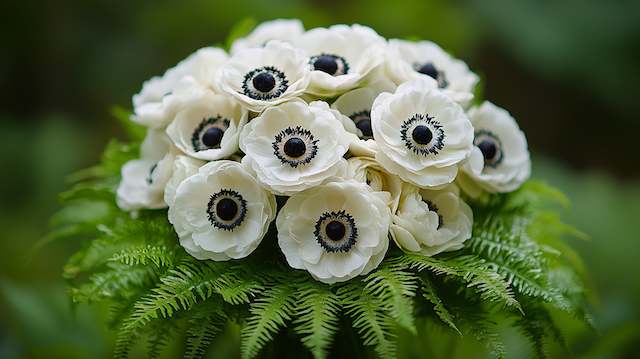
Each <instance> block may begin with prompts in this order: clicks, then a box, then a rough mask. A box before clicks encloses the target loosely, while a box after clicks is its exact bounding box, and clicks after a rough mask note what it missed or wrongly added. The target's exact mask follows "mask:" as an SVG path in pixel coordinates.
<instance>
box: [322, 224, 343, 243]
mask: <svg viewBox="0 0 640 359" xmlns="http://www.w3.org/2000/svg"><path fill="white" fill-rule="evenodd" d="M324 231H325V233H326V234H327V237H329V239H331V240H333V241H339V240H341V239H342V238H344V234H345V233H346V232H347V228H346V227H345V226H344V224H343V223H342V222H340V221H331V222H329V224H327V226H326V227H325V229H324Z"/></svg>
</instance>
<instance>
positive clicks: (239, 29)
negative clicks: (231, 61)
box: [225, 18, 256, 50]
mask: <svg viewBox="0 0 640 359" xmlns="http://www.w3.org/2000/svg"><path fill="white" fill-rule="evenodd" d="M255 27H256V21H255V20H254V19H252V18H246V19H243V20H240V21H239V22H237V23H236V24H235V25H234V26H233V28H231V31H230V32H229V36H227V41H226V42H225V48H226V49H227V50H230V49H231V45H233V42H234V41H236V40H237V39H239V38H241V37H245V36H247V35H249V33H250V32H251V31H252V30H253V29H254V28H255Z"/></svg>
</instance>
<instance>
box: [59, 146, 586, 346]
mask: <svg viewBox="0 0 640 359" xmlns="http://www.w3.org/2000/svg"><path fill="white" fill-rule="evenodd" d="M135 149H136V146H130V145H126V144H122V143H118V142H112V143H111V144H110V145H109V146H108V148H107V150H106V151H105V155H104V156H103V160H102V163H101V164H100V165H99V166H96V167H94V168H91V169H89V170H86V171H83V172H82V173H80V174H78V175H76V176H74V178H73V180H74V181H75V182H76V184H75V185H74V187H73V188H71V190H69V191H68V192H66V193H65V194H63V195H62V199H63V202H64V203H65V208H64V209H63V211H70V212H71V213H74V210H79V209H84V210H86V209H87V208H90V207H87V204H93V205H96V204H100V206H98V207H96V208H100V211H96V213H95V215H93V216H86V215H85V216H82V217H78V216H73V215H67V216H63V215H60V216H58V217H57V221H56V222H55V225H56V229H55V230H54V232H55V233H56V235H57V236H61V237H78V236H80V237H87V238H91V240H89V241H87V243H86V246H85V247H84V248H83V249H81V250H80V251H78V252H77V253H76V254H75V255H74V256H72V257H71V258H70V260H69V262H68V264H67V266H66V267H65V272H64V275H65V278H67V279H68V280H69V282H70V285H71V287H72V289H71V293H72V297H73V299H74V301H77V302H91V301H106V302H108V303H111V304H112V306H113V311H112V314H113V315H112V322H113V324H114V326H115V327H116V328H117V329H118V336H117V341H116V348H115V355H116V357H127V355H128V353H129V351H130V348H131V347H132V345H134V344H135V343H136V342H137V341H139V340H146V341H147V343H148V346H149V349H150V353H151V354H153V355H152V356H155V355H157V354H159V353H160V352H161V350H162V348H163V346H164V345H165V344H166V343H167V342H169V341H170V340H172V338H174V337H175V336H176V335H172V334H178V333H181V332H182V333H184V334H183V335H184V337H185V338H186V339H185V340H186V344H185V353H186V354H185V355H186V356H187V357H190V358H199V357H204V356H206V354H207V348H208V347H209V345H210V344H211V343H212V341H213V340H214V338H215V336H216V334H218V333H220V332H221V331H223V330H224V328H225V326H226V324H227V323H236V324H238V325H240V326H241V354H242V357H243V358H253V357H256V356H260V355H266V351H265V350H263V349H265V347H266V346H268V345H269V343H270V342H272V341H273V340H275V339H276V338H277V337H278V336H281V335H286V333H285V332H286V330H288V329H289V328H291V329H292V330H293V333H294V335H296V336H297V337H298V338H299V339H300V341H301V342H302V344H303V345H304V347H306V348H307V349H308V350H309V351H310V352H311V354H312V355H313V357H315V358H325V357H327V356H328V355H329V353H334V352H335V353H340V352H341V351H342V350H345V348H342V346H343V345H342V341H338V340H336V338H338V337H342V336H349V335H353V333H356V334H357V336H359V338H360V342H359V343H356V345H358V346H360V345H363V346H365V347H371V348H372V349H373V350H374V352H375V353H376V354H377V355H378V356H379V357H385V358H386V357H393V356H395V353H396V336H397V333H398V330H407V331H409V332H410V333H413V334H416V333H417V332H418V330H417V326H416V320H421V319H425V318H427V319H428V318H432V319H434V320H437V321H439V322H440V323H441V324H442V325H443V327H446V328H448V329H449V330H451V331H452V333H457V334H459V335H470V336H472V337H475V338H477V339H478V340H479V341H481V342H482V343H484V344H485V345H486V346H487V348H488V350H489V351H490V352H491V353H493V354H494V355H495V356H496V357H504V356H505V355H506V354H505V349H504V344H503V342H502V339H501V337H500V335H499V331H498V328H497V325H496V323H495V320H494V318H496V316H505V317H507V318H511V319H512V321H511V322H512V323H513V325H514V326H515V327H517V328H519V330H520V331H521V332H522V333H523V334H524V335H525V336H526V337H527V338H529V339H530V340H531V342H532V346H533V348H534V349H535V353H536V354H537V355H538V356H539V357H544V355H545V353H546V352H545V346H546V345H547V342H548V341H549V339H550V338H556V339H557V338H561V337H562V336H561V334H560V333H559V330H558V329H557V327H556V326H555V324H554V322H553V313H554V311H555V310H559V311H564V312H567V313H570V314H572V315H575V316H577V317H580V318H583V319H587V318H588V316H586V303H585V293H584V291H583V286H582V284H581V282H580V280H579V275H578V274H577V272H576V271H575V270H574V269H573V268H574V267H576V268H579V267H580V265H579V263H577V262H576V260H577V256H575V254H573V253H572V252H571V251H570V249H569V248H568V247H567V246H565V245H564V244H563V243H562V242H561V237H562V236H563V235H564V234H566V233H575V231H574V230H573V229H571V228H570V227H568V226H566V225H564V224H563V223H561V222H560V221H559V220H558V218H557V216H556V215H555V213H554V212H552V211H548V210H545V203H547V202H549V201H552V202H554V201H555V202H557V203H561V204H562V203H563V201H564V198H563V197H562V196H561V194H560V193H558V192H557V191H555V190H553V189H550V188H548V187H546V186H545V185H543V184H541V183H538V182H530V183H528V184H526V185H525V186H524V187H523V188H522V189H521V190H519V191H518V192H515V193H513V194H510V195H495V196H490V197H486V198H483V199H482V200H477V201H471V200H470V203H471V204H472V206H473V208H474V214H475V223H474V231H473V238H472V239H470V240H469V241H467V243H466V246H465V248H464V249H462V250H460V251H457V252H453V253H448V254H443V255H438V256H435V257H423V256H419V255H415V254H407V253H403V252H401V251H400V250H398V249H397V248H395V247H393V248H392V249H390V251H389V253H388V256H387V258H386V259H385V260H384V261H383V263H382V264H381V265H380V267H379V268H378V269H376V270H375V271H374V272H372V273H371V274H369V275H368V276H366V277H364V278H360V279H354V280H351V281H349V282H346V283H341V284H335V285H325V284H321V283H319V282H317V281H315V280H313V279H312V278H311V277H309V275H308V274H307V273H306V272H303V271H296V270H292V269H290V268H289V267H288V266H287V265H286V263H283V261H282V260H281V259H280V258H275V257H277V256H273V254H272V253H273V251H276V250H277V249H276V248H271V247H269V248H261V249H260V250H258V251H257V252H256V253H254V254H252V255H251V256H250V257H249V258H247V259H245V260H243V261H242V262H234V261H230V262H213V261H198V260H196V259H194V258H192V257H190V256H189V255H187V254H186V253H185V252H184V250H183V249H182V248H181V247H180V246H179V245H178V241H177V238H176V235H175V233H174V232H173V229H172V227H171V225H170V224H169V223H168V221H167V218H166V212H165V211H141V212H140V213H138V214H137V215H136V216H132V215H130V214H128V213H124V212H122V211H120V210H119V209H118V208H117V207H116V206H115V205H114V203H113V202H114V200H113V198H114V190H115V186H116V184H117V182H118V176H119V173H118V172H119V168H120V167H121V165H122V163H123V162H124V161H126V160H127V159H128V158H131V157H132V156H133V155H135ZM87 218H88V219H89V220H88V219H87ZM273 242H274V241H273V238H267V239H266V240H265V241H264V243H273ZM264 246H269V244H265V245H264ZM264 246H263V247H264ZM552 309H553V310H552ZM345 323H346V325H345Z"/></svg>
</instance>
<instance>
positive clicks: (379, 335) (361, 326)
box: [338, 282, 396, 358]
mask: <svg viewBox="0 0 640 359" xmlns="http://www.w3.org/2000/svg"><path fill="white" fill-rule="evenodd" d="M338 295H340V297H341V300H342V305H343V307H344V308H345V309H346V314H347V315H349V316H350V317H351V319H352V320H353V327H354V328H355V329H356V330H357V331H358V334H359V335H360V337H361V338H362V341H363V343H364V345H367V346H373V347H374V349H375V351H376V353H377V354H378V355H379V356H380V357H381V358H393V357H395V356H396V340H395V334H394V332H393V329H394V322H393V320H392V319H391V318H389V316H387V315H386V313H385V312H384V311H383V310H382V307H383V305H384V303H382V301H381V300H380V298H379V297H378V296H376V295H374V294H372V293H371V292H370V291H369V289H368V288H366V287H365V286H364V284H363V283H362V282H355V283H350V284H347V285H346V286H344V287H342V288H340V290H339V291H338Z"/></svg>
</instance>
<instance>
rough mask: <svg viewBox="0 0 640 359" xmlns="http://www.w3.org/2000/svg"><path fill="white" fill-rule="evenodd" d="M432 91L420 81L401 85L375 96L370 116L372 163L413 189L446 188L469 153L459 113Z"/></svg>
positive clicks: (466, 127)
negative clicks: (378, 164) (372, 140)
mask: <svg viewBox="0 0 640 359" xmlns="http://www.w3.org/2000/svg"><path fill="white" fill-rule="evenodd" d="M432 85H433V81H428V80H422V79H418V80H413V81H410V82H407V83H404V84H402V85H400V86H399V87H398V89H397V90H396V92H395V93H393V94H390V93H382V94H380V95H379V96H378V97H377V98H376V100H375V102H374V104H373V110H372V111H371V125H372V128H373V137H374V138H375V139H376V143H377V145H378V151H377V152H376V157H375V158H376V160H377V161H378V162H379V163H380V164H381V165H382V167H384V168H385V169H386V170H387V171H389V172H391V173H393V174H396V175H398V176H400V178H402V179H403V180H405V181H406V182H410V183H413V184H415V185H416V186H418V187H438V186H442V185H445V184H448V183H451V182H452V181H453V180H454V179H455V177H456V174H457V173H458V165H459V164H460V163H461V162H462V161H463V160H465V159H466V158H467V157H469V155H470V153H471V149H472V147H473V127H472V126H471V122H470V121H469V119H468V118H467V115H466V114H465V113H464V110H463V109H462V107H460V105H458V104H457V103H456V102H454V101H453V100H452V99H451V98H449V97H448V96H446V95H444V94H443V93H442V92H441V91H439V90H438V89H436V88H433V86H432Z"/></svg>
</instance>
